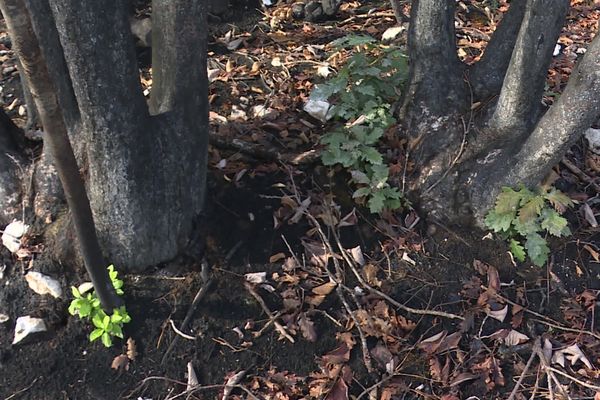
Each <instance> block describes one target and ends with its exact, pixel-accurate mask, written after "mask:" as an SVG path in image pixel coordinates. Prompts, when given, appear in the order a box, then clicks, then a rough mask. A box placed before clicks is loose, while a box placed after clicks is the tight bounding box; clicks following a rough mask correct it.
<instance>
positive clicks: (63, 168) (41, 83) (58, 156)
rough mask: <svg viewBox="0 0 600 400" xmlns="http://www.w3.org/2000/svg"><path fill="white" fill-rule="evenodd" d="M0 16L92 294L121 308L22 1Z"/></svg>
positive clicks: (7, 4) (12, 0)
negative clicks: (62, 194)
mask: <svg viewBox="0 0 600 400" xmlns="http://www.w3.org/2000/svg"><path fill="white" fill-rule="evenodd" d="M0 8H1V10H2V14H3V15H4V18H5V19H6V23H7V25H8V28H9V31H10V33H11V36H12V41H13V46H14V49H15V52H16V53H17V55H18V57H19V60H20V63H21V67H22V71H21V72H23V73H24V74H25V75H26V76H27V79H26V81H27V82H29V84H30V86H29V89H30V90H31V94H32V97H33V98H34V100H35V103H36V108H37V110H38V113H39V116H40V119H41V122H42V125H43V126H44V129H45V130H46V138H45V145H46V146H48V149H49V151H50V153H51V154H52V156H53V158H54V161H55V163H56V166H57V170H58V174H59V176H60V180H61V182H62V184H63V187H64V190H65V195H66V199H67V203H68V205H69V209H70V211H71V216H72V218H73V222H74V225H75V230H76V231H77V238H78V240H79V244H80V247H81V250H82V253H83V258H84V261H85V266H86V269H87V272H88V274H89V276H90V278H91V280H92V282H93V284H94V289H95V290H96V294H97V295H98V298H99V299H100V302H101V303H102V306H103V308H104V309H105V311H107V312H111V311H112V310H113V309H115V308H117V307H119V306H120V305H121V303H122V302H121V300H120V298H119V297H118V296H117V294H116V292H115V290H114V288H113V285H112V282H111V281H110V278H109V276H108V272H107V270H106V267H107V264H106V262H105V260H104V257H103V255H102V251H101V249H100V245H99V243H98V238H97V237H96V231H95V229H94V221H93V218H92V210H91V209H90V205H89V201H88V198H87V194H86V191H85V186H84V183H83V180H82V179H81V176H80V175H79V168H78V166H77V161H76V160H75V155H74V153H73V149H72V148H71V144H70V142H69V137H68V134H67V129H66V126H65V123H64V120H63V115H62V111H61V108H60V106H59V103H58V99H57V97H56V90H55V88H54V86H53V84H52V82H51V80H50V74H49V73H48V70H47V68H46V63H45V61H44V59H43V56H42V53H41V50H40V47H39V44H38V42H37V39H36V36H35V33H34V31H33V27H32V25H31V20H30V17H29V13H28V11H27V8H26V6H25V1H24V0H2V1H0Z"/></svg>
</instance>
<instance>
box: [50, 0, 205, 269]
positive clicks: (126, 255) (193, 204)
mask: <svg viewBox="0 0 600 400" xmlns="http://www.w3.org/2000/svg"><path fill="white" fill-rule="evenodd" d="M50 6H51V9H52V12H53V15H54V18H55V20H56V24H57V28H58V32H59V36H60V42H61V45H62V48H63V50H64V55H65V59H66V63H67V66H68V69H69V73H70V76H71V80H72V86H73V89H74V93H75V96H76V99H77V104H78V106H79V110H80V116H81V121H82V127H83V129H82V135H80V136H81V138H78V139H77V140H79V141H84V142H85V143H87V150H86V155H87V157H86V158H87V163H88V164H87V172H88V178H87V184H88V191H89V194H90V201H91V205H92V210H93V212H94V218H95V220H96V224H97V229H98V234H99V237H100V240H101V243H102V244H103V246H104V249H105V251H106V253H107V255H108V256H109V257H110V261H111V262H113V263H115V264H116V265H118V267H119V268H124V269H126V270H130V271H132V270H138V271H139V270H141V269H143V268H145V267H147V266H149V265H155V264H158V263H160V262H164V261H167V260H169V259H172V258H173V257H175V256H176V255H177V254H178V252H179V251H180V250H181V249H182V248H183V247H184V246H185V245H186V244H187V240H188V237H189V234H190V233H191V230H192V227H193V223H194V221H195V218H196V217H197V216H198V214H199V213H200V212H201V210H202V207H203V200H204V188H205V181H206V160H207V157H206V147H207V132H208V129H207V127H208V109H207V81H206V43H205V42H206V9H205V2H203V1H193V0H173V1H161V2H158V3H156V4H155V9H154V11H153V13H154V15H153V25H154V27H155V29H153V31H154V33H153V35H154V38H153V47H154V48H153V54H154V59H153V62H154V65H153V72H154V79H153V81H154V88H153V91H152V100H151V108H152V114H153V116H152V117H151V116H150V112H149V110H148V107H147V106H146V101H145V99H144V97H143V95H142V90H141V86H140V81H139V73H138V69H137V63H136V58H135V50H134V40H133V38H132V35H131V32H130V27H129V22H128V18H127V9H126V4H123V3H121V2H113V1H108V0H104V1H83V2H72V1H69V0H51V1H50Z"/></svg>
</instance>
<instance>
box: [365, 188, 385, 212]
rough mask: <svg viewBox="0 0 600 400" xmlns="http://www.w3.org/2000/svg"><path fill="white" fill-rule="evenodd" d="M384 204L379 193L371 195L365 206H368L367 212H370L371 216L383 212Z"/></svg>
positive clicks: (383, 199)
mask: <svg viewBox="0 0 600 400" xmlns="http://www.w3.org/2000/svg"><path fill="white" fill-rule="evenodd" d="M384 202H385V197H384V196H383V195H382V194H381V193H379V192H376V193H373V195H372V196H371V198H370V199H369V201H368V202H367V205H368V206H369V211H371V213H373V214H378V213H380V212H381V211H383V207H384Z"/></svg>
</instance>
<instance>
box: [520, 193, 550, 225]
mask: <svg viewBox="0 0 600 400" xmlns="http://www.w3.org/2000/svg"><path fill="white" fill-rule="evenodd" d="M544 205H545V204H544V198H543V197H542V196H535V197H533V198H531V199H530V200H529V201H527V202H526V203H525V204H523V206H522V207H521V209H520V210H519V221H520V222H522V223H526V222H528V221H532V220H534V219H535V218H536V217H537V216H538V215H540V214H541V212H542V209H543V208H544Z"/></svg>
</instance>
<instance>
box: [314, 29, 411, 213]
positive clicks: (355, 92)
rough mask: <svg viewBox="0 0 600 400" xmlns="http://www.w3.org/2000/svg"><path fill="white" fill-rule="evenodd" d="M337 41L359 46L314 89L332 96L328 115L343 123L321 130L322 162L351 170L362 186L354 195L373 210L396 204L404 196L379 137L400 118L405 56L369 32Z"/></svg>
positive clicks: (317, 93) (323, 95)
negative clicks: (396, 108)
mask: <svg viewBox="0 0 600 400" xmlns="http://www.w3.org/2000/svg"><path fill="white" fill-rule="evenodd" d="M333 45H334V46H335V47H336V48H337V49H338V50H339V49H342V48H351V47H355V48H356V51H354V53H353V54H352V56H351V57H350V58H349V59H348V62H347V63H346V64H345V65H344V67H343V68H341V69H340V71H339V72H338V73H337V74H336V75H335V76H334V77H333V78H332V79H330V80H328V81H327V82H325V83H323V84H319V85H317V86H316V87H315V89H314V90H313V91H312V93H311V98H313V99H321V100H322V99H327V100H329V102H330V103H332V107H331V109H330V110H329V115H331V116H332V118H333V119H334V120H336V121H338V122H342V123H344V124H343V125H342V126H339V127H338V128H336V129H334V130H333V131H331V132H328V133H327V134H325V135H323V137H322V139H321V143H323V144H324V145H325V150H324V152H323V154H322V157H321V159H322V162H323V164H324V165H335V164H341V165H342V166H343V167H344V168H347V169H349V170H350V172H351V175H352V180H353V182H354V183H355V184H357V186H358V189H357V190H356V191H355V192H354V194H353V197H354V198H355V199H356V200H357V201H359V202H364V201H366V203H367V205H368V207H369V209H370V211H371V212H372V213H380V212H381V211H383V210H384V209H397V208H399V207H400V206H401V205H402V201H403V199H402V196H401V193H400V191H399V190H398V189H397V188H395V187H392V186H391V185H390V184H389V182H388V177H389V167H388V166H387V165H386V163H385V161H384V158H383V156H382V154H381V153H380V152H379V150H378V149H377V143H378V141H379V139H381V137H382V136H383V135H384V133H385V131H386V129H387V128H389V127H390V126H391V125H392V124H394V123H395V122H396V121H395V119H394V118H393V116H392V115H391V114H392V113H391V111H390V110H391V106H392V103H393V102H394V101H396V100H397V99H398V93H397V92H396V90H397V88H399V87H401V85H402V84H403V83H404V82H405V81H406V77H407V71H408V66H407V58H406V56H405V55H404V54H403V53H402V52H401V51H400V50H398V49H396V48H391V47H386V46H383V45H381V44H378V43H377V42H376V40H375V39H373V38H371V37H369V36H357V35H352V36H346V37H343V38H341V39H338V40H336V41H334V42H333Z"/></svg>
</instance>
